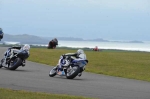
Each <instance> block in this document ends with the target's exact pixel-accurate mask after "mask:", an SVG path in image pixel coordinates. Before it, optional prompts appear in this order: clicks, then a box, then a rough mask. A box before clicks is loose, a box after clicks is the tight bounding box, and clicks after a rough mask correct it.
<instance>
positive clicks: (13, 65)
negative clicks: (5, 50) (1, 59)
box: [9, 58, 22, 70]
mask: <svg viewBox="0 0 150 99" xmlns="http://www.w3.org/2000/svg"><path fill="white" fill-rule="evenodd" d="M21 63H22V60H21V59H20V58H15V59H14V60H12V61H11V63H10V65H9V69H10V70H16V69H17V68H18V67H19V66H20V65H21Z"/></svg>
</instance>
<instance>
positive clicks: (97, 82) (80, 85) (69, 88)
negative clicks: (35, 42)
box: [0, 47, 150, 99]
mask: <svg viewBox="0 0 150 99" xmlns="http://www.w3.org/2000/svg"><path fill="white" fill-rule="evenodd" d="M5 50H6V48H2V47H1V48H0V58H2V57H3V53H4V51H5ZM50 69H52V67H51V66H47V65H43V64H39V63H34V62H30V61H27V65H26V66H25V67H19V68H18V69H17V70H16V71H10V70H7V69H5V68H1V69H0V88H11V89H15V90H29V91H36V92H47V93H56V94H69V95H76V96H86V97H93V98H101V99H150V82H145V81H139V80H132V79H126V78H120V77H111V76H105V75H99V74H92V73H86V72H84V73H83V75H82V76H81V77H76V78H75V79H73V80H69V79H66V78H65V77H60V76H55V77H49V75H48V74H49V71H50Z"/></svg>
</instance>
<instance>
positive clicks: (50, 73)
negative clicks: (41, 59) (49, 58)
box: [49, 67, 57, 77]
mask: <svg viewBox="0 0 150 99" xmlns="http://www.w3.org/2000/svg"><path fill="white" fill-rule="evenodd" d="M56 74H57V68H56V67H54V68H53V69H51V70H50V72H49V76H50V77H54V76H55V75H56Z"/></svg>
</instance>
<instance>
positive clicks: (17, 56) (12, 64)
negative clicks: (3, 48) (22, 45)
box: [0, 48, 29, 70]
mask: <svg viewBox="0 0 150 99" xmlns="http://www.w3.org/2000/svg"><path fill="white" fill-rule="evenodd" d="M18 49H19V48H18ZM13 53H14V54H13V57H12V58H8V59H6V58H5V57H4V58H3V59H2V60H1V62H0V68H2V67H5V68H7V69H9V70H16V69H17V68H18V67H19V66H25V64H24V62H25V59H27V58H28V57H29V54H28V53H27V51H26V50H22V51H20V50H19V51H14V52H13Z"/></svg>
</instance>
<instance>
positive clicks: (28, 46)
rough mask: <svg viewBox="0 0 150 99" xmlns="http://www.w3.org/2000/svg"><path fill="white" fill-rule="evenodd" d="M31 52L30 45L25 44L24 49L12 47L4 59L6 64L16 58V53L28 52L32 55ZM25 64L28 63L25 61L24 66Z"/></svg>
mask: <svg viewBox="0 0 150 99" xmlns="http://www.w3.org/2000/svg"><path fill="white" fill-rule="evenodd" d="M29 50H30V45H28V44H25V45H24V46H23V47H11V48H8V50H7V51H6V52H5V54H4V58H5V60H6V62H7V61H9V60H10V59H11V58H12V57H13V56H14V51H16V52H20V51H26V52H27V53H28V55H29V54H30V53H29ZM25 63H26V62H25V60H23V62H22V66H25Z"/></svg>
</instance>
